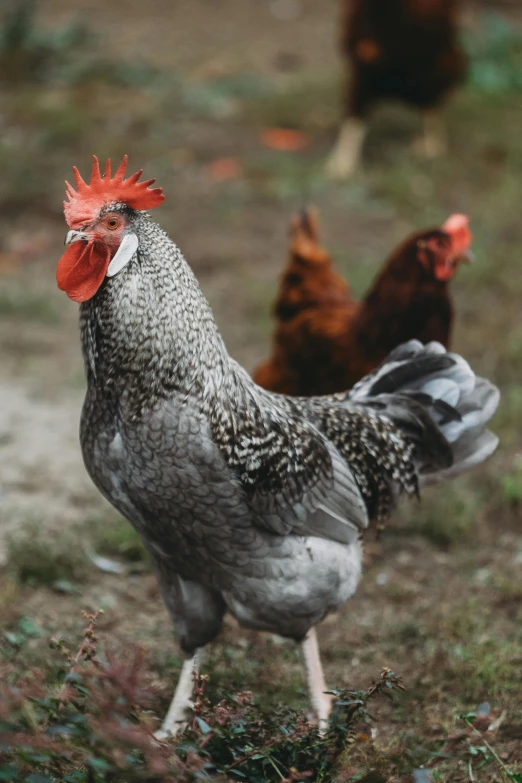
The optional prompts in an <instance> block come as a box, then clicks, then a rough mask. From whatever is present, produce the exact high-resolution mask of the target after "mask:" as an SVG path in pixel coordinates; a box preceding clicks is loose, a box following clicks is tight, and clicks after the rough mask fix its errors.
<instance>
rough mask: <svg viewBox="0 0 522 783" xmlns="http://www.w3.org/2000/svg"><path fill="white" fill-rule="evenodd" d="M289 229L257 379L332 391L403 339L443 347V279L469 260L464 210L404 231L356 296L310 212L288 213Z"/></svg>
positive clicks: (287, 390)
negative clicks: (267, 348) (270, 333)
mask: <svg viewBox="0 0 522 783" xmlns="http://www.w3.org/2000/svg"><path fill="white" fill-rule="evenodd" d="M290 233H291V239H290V258H289V263H288V267H287V269H286V271H285V273H284V275H283V279H282V281H281V287H280V291H279V295H278V297H277V299H276V302H275V305H274V315H275V318H276V320H277V327H276V330H275V334H274V340H273V350H272V356H271V357H270V359H268V360H267V361H266V362H264V363H263V364H261V365H260V366H259V367H258V368H257V369H256V371H255V373H254V380H255V382H256V383H258V384H259V385H260V386H263V387H264V388H265V389H269V390H270V391H274V392H279V393H281V394H290V395H294V396H305V397H307V396H311V395H321V394H332V393H334V392H337V391H343V390H345V389H349V388H351V387H352V386H353V385H354V384H355V383H356V382H357V381H358V380H360V378H362V377H363V376H364V375H366V374H367V373H368V372H370V371H371V370H373V369H374V368H375V367H377V366H378V365H379V364H380V363H381V362H382V361H383V359H384V358H385V357H386V356H387V354H388V353H389V352H390V351H391V350H392V349H393V348H395V347H396V346H397V345H400V344H401V343H404V342H406V341H408V340H412V339H417V340H420V341H421V342H424V343H428V342H431V341H432V340H435V341H437V342H440V343H442V345H444V346H445V347H446V348H447V347H448V346H449V343H450V338H451V328H452V321H453V305H452V301H451V297H450V293H449V290H448V284H449V282H450V280H451V279H452V278H453V277H454V275H455V274H456V272H457V270H458V268H459V265H460V263H461V262H462V261H466V260H469V259H470V256H469V246H470V243H471V233H470V231H469V228H468V219H467V218H466V217H465V216H464V215H452V216H451V217H450V218H449V219H448V220H447V221H446V222H445V223H444V224H443V226H441V227H440V228H433V229H430V230H427V231H421V232H418V233H415V234H413V235H411V236H409V237H408V238H407V239H406V240H405V241H404V242H403V243H402V244H401V245H399V247H398V248H396V250H395V251H394V252H393V253H392V254H391V256H390V257H389V259H388V260H387V262H386V263H385V265H384V267H383V268H382V270H381V272H380V273H379V274H378V275H377V277H376V279H375V281H374V283H373V285H372V287H371V288H370V290H369V292H368V293H367V294H366V296H365V297H364V299H362V300H361V301H357V300H356V299H354V297H353V296H352V294H351V292H350V288H349V286H348V285H347V283H346V282H345V281H344V280H343V278H342V277H341V276H340V275H339V274H338V273H337V272H336V271H335V270H334V268H333V266H332V261H331V258H330V256H329V255H328V253H327V252H326V251H325V250H324V249H323V247H322V246H321V245H320V243H319V231H318V221H317V216H316V215H315V213H314V212H312V211H310V210H303V211H302V212H301V213H300V215H299V216H296V217H294V218H293V219H292V222H291V227H290Z"/></svg>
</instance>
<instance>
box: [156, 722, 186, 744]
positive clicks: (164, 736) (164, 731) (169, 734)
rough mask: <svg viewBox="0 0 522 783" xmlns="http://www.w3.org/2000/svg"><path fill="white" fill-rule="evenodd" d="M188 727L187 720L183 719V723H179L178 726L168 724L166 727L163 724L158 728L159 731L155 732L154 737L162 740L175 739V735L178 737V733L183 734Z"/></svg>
mask: <svg viewBox="0 0 522 783" xmlns="http://www.w3.org/2000/svg"><path fill="white" fill-rule="evenodd" d="M186 728H187V722H186V721H183V722H182V723H178V725H177V726H172V727H170V726H167V727H166V728H165V727H164V725H163V726H162V727H161V729H158V731H155V732H154V739H157V740H160V741H163V740H168V739H174V737H177V736H178V734H182V733H183V732H184V731H185V729H186Z"/></svg>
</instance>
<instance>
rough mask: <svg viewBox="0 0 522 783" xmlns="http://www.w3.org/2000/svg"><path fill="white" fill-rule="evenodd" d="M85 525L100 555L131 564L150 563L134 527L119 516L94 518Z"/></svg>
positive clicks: (113, 514) (106, 515)
mask: <svg viewBox="0 0 522 783" xmlns="http://www.w3.org/2000/svg"><path fill="white" fill-rule="evenodd" d="M85 524H86V529H87V535H88V537H89V540H90V542H91V544H92V546H93V548H94V549H95V550H96V552H98V553H99V554H102V555H107V556H108V557H119V558H122V559H124V560H127V561H129V562H131V563H146V562H148V561H149V556H148V554H147V552H146V550H145V547H144V546H143V544H142V543H141V540H140V537H139V536H138V534H137V533H136V531H135V530H134V528H133V527H132V525H131V524H130V523H129V522H127V520H126V519H124V518H123V517H121V516H120V515H119V514H116V513H108V514H104V515H99V516H93V517H90V518H89V519H88V520H87V522H86V523H85Z"/></svg>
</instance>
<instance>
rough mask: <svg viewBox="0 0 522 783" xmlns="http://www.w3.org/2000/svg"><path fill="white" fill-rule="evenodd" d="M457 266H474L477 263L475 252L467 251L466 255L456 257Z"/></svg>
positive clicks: (460, 254) (461, 254)
mask: <svg viewBox="0 0 522 783" xmlns="http://www.w3.org/2000/svg"><path fill="white" fill-rule="evenodd" d="M455 261H456V262H457V264H472V263H473V262H474V261H475V253H474V252H473V250H466V251H465V252H464V253H459V255H458V256H455Z"/></svg>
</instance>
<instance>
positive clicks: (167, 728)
mask: <svg viewBox="0 0 522 783" xmlns="http://www.w3.org/2000/svg"><path fill="white" fill-rule="evenodd" d="M201 657H202V650H197V651H196V654H195V655H194V657H193V658H189V659H188V661H185V663H184V664H183V666H182V668H181V673H180V675H179V679H178V684H177V685H176V690H175V692H174V696H173V699H172V701H171V703H170V707H169V711H168V712H167V715H166V716H165V720H164V721H163V724H162V726H161V729H160V730H159V731H157V732H156V733H155V735H154V736H155V737H156V739H166V738H167V737H169V736H172V735H174V734H177V733H178V732H179V731H182V730H183V729H184V727H185V723H186V720H187V713H188V711H189V710H190V709H191V707H192V701H191V699H192V694H193V692H194V679H195V677H196V675H197V673H198V671H199V667H200V665H201Z"/></svg>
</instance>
